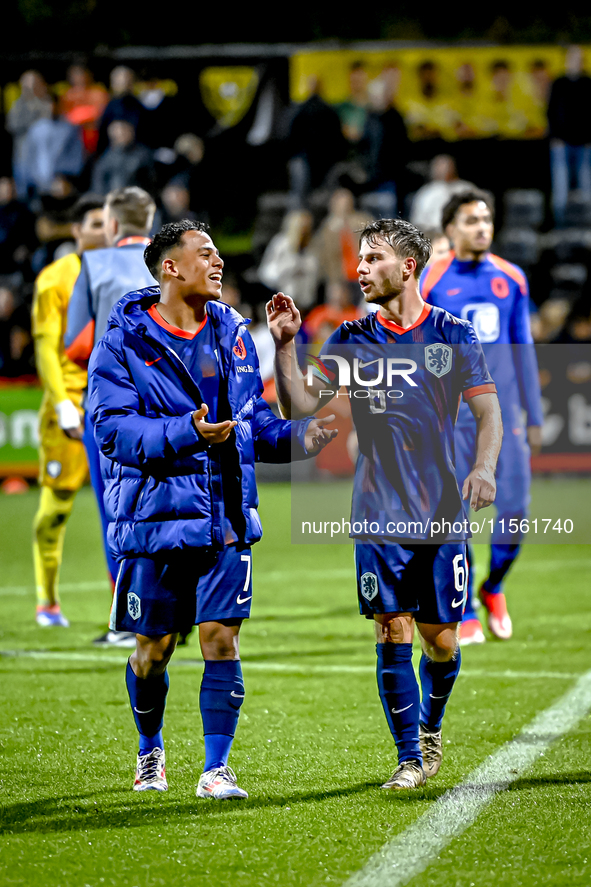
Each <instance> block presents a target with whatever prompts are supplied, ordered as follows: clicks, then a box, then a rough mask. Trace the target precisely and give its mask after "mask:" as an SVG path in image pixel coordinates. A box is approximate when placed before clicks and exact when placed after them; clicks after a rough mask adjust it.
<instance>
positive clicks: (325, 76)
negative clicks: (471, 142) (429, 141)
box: [290, 45, 591, 141]
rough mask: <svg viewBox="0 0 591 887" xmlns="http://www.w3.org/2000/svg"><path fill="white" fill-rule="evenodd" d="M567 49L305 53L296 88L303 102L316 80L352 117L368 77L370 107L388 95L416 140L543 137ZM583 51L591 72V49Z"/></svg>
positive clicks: (294, 63)
mask: <svg viewBox="0 0 591 887" xmlns="http://www.w3.org/2000/svg"><path fill="white" fill-rule="evenodd" d="M565 53H566V50H565V49H564V48H563V47H559V46H546V45H540V46H510V47H500V46H496V47H440V48H429V47H424V48H413V49H401V50H375V51H374V50H364V51H362V52H355V51H353V50H331V51H320V52H315V51H310V52H300V53H297V54H296V55H294V56H292V58H291V60H290V90H291V96H292V99H293V100H294V101H298V102H301V101H303V100H304V99H306V98H307V96H308V95H309V92H310V85H311V78H317V79H318V80H319V81H320V93H321V95H322V96H323V98H324V99H325V100H326V101H327V102H329V103H331V104H333V105H335V106H336V107H337V110H339V112H341V111H342V114H343V115H344V116H346V113H347V106H349V107H350V106H351V104H355V103H354V102H353V103H351V102H350V97H351V93H352V88H353V90H354V91H356V94H357V96H360V95H362V93H363V82H362V81H363V78H364V77H365V79H366V87H365V88H366V99H367V104H368V106H369V107H372V105H373V106H375V107H376V108H377V109H379V108H380V106H381V105H382V103H383V101H384V97H385V95H387V97H388V99H390V100H391V101H393V103H394V104H395V106H396V107H397V108H398V110H399V111H400V112H401V114H402V115H403V117H404V119H405V122H406V124H407V127H408V131H409V135H410V136H411V138H413V139H414V140H419V139H424V138H431V137H434V136H441V137H443V138H445V139H447V140H448V141H454V140H456V139H459V138H483V137H491V136H500V137H503V138H514V139H527V138H541V137H542V136H543V135H544V133H545V131H546V107H547V101H548V94H549V90H550V86H551V84H552V81H553V80H554V79H555V78H556V77H559V76H561V75H562V74H564V64H565ZM583 53H584V58H585V65H586V69H587V70H591V47H583ZM353 78H355V83H354V84H353V82H352V80H353Z"/></svg>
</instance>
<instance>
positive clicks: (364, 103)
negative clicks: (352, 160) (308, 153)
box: [337, 61, 369, 146]
mask: <svg viewBox="0 0 591 887" xmlns="http://www.w3.org/2000/svg"><path fill="white" fill-rule="evenodd" d="M367 87H368V79H367V71H366V68H365V65H364V64H363V62H360V61H357V62H353V64H352V65H351V67H350V69H349V97H348V98H347V99H345V101H344V102H341V104H340V105H337V112H338V115H339V119H340V121H341V129H342V132H343V135H344V137H345V139H346V140H347V142H348V143H349V144H350V145H352V146H356V145H357V143H358V142H359V141H360V139H361V137H362V136H363V132H364V130H365V122H366V120H367V114H368V109H369V95H368V91H367Z"/></svg>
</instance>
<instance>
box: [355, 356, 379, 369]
mask: <svg viewBox="0 0 591 887" xmlns="http://www.w3.org/2000/svg"><path fill="white" fill-rule="evenodd" d="M378 360H381V357H376V358H375V360H368V361H367V362H366V363H364V362H363V361H362V360H360V361H359V364H358V366H359V369H360V370H364V369H365V368H366V367H370V366H371V365H372V363H377V362H378Z"/></svg>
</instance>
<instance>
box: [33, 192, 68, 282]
mask: <svg viewBox="0 0 591 887" xmlns="http://www.w3.org/2000/svg"><path fill="white" fill-rule="evenodd" d="M78 196H79V195H78V191H77V190H76V188H75V187H74V185H73V183H72V181H71V180H70V179H68V178H67V176H56V177H55V178H54V180H53V182H52V183H51V188H50V192H49V194H46V195H43V197H41V199H40V210H39V213H38V215H37V220H36V222H35V233H36V235H37V239H38V241H39V246H38V247H37V249H36V250H35V253H34V255H33V259H32V262H31V265H32V269H33V272H34V273H35V274H39V272H40V271H41V270H42V269H43V268H44V267H45V266H46V265H48V264H49V263H50V262H53V261H54V260H55V259H57V258H59V256H58V255H56V251H57V250H58V249H59V248H60V247H61V246H62V244H64V243H68V242H69V243H72V242H73V241H72V226H71V222H70V210H71V208H72V207H73V205H74V204H75V203H76V200H77V199H78Z"/></svg>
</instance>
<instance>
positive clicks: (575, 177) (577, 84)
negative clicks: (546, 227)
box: [548, 46, 591, 227]
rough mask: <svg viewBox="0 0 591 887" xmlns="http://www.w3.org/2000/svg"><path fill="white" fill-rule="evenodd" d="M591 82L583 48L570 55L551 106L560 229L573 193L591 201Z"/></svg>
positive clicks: (554, 199) (553, 170)
mask: <svg viewBox="0 0 591 887" xmlns="http://www.w3.org/2000/svg"><path fill="white" fill-rule="evenodd" d="M590 105H591V78H590V77H588V75H587V74H585V73H584V71H583V52H582V50H581V47H580V46H571V47H569V49H568V51H567V53H566V74H565V75H564V76H563V77H558V78H557V79H556V80H555V81H554V83H553V84H552V89H551V91H550V100H549V103H548V127H549V134H550V160H551V164H550V168H551V175H552V205H553V210H554V220H555V222H556V225H557V226H558V227H561V226H563V225H564V221H565V210H566V204H567V200H568V194H569V191H570V190H571V189H572V188H578V189H579V190H580V191H581V192H582V193H583V194H584V195H585V197H586V198H588V199H589V200H591V119H590V118H589V115H588V114H587V113H586V112H584V111H583V109H584V108H588V107H589V106H590Z"/></svg>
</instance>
